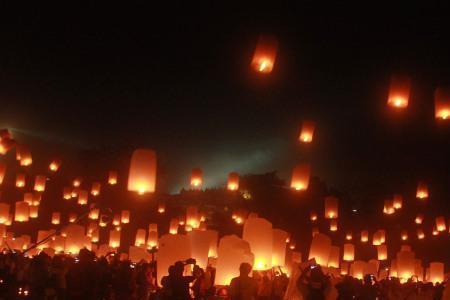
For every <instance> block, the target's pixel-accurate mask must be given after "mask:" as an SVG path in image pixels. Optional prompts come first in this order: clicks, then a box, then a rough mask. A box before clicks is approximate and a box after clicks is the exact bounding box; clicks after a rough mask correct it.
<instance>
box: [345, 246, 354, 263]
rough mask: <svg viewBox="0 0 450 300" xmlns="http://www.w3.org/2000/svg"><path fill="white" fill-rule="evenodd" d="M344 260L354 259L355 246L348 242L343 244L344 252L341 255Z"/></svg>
mask: <svg viewBox="0 0 450 300" xmlns="http://www.w3.org/2000/svg"><path fill="white" fill-rule="evenodd" d="M342 259H343V260H344V261H353V260H354V259H355V246H354V245H353V244H350V243H346V244H344V253H343V255H342Z"/></svg>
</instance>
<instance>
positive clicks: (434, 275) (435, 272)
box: [429, 262, 444, 284]
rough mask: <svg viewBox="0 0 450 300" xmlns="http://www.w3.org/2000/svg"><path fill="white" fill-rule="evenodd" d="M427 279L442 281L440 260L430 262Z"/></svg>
mask: <svg viewBox="0 0 450 300" xmlns="http://www.w3.org/2000/svg"><path fill="white" fill-rule="evenodd" d="M429 281H431V282H432V283H434V284H436V283H442V282H444V264H443V263H441V262H431V263H430V273H429Z"/></svg>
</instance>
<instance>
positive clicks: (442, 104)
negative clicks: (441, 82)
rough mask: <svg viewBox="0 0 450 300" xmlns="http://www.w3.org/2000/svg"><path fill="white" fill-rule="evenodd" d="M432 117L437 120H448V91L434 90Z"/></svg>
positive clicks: (449, 110) (449, 105)
mask: <svg viewBox="0 0 450 300" xmlns="http://www.w3.org/2000/svg"><path fill="white" fill-rule="evenodd" d="M434 115H435V118H436V119H437V120H448V119H449V118H450V90H449V89H442V88H439V89H436V92H435V93H434Z"/></svg>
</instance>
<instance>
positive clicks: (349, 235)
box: [345, 232, 353, 241]
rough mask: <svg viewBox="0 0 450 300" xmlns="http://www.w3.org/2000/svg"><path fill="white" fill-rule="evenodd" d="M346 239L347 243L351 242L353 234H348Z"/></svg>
mask: <svg viewBox="0 0 450 300" xmlns="http://www.w3.org/2000/svg"><path fill="white" fill-rule="evenodd" d="M345 239H346V240H347V241H351V240H352V239H353V234H352V233H351V232H347V234H346V235H345Z"/></svg>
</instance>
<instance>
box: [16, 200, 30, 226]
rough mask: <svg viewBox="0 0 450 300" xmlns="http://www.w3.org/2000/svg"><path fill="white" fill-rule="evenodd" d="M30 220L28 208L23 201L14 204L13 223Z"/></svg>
mask: <svg viewBox="0 0 450 300" xmlns="http://www.w3.org/2000/svg"><path fill="white" fill-rule="evenodd" d="M29 218H30V206H29V205H28V203H26V202H24V201H18V202H16V211H15V215H14V221H16V222H28V220H29Z"/></svg>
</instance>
